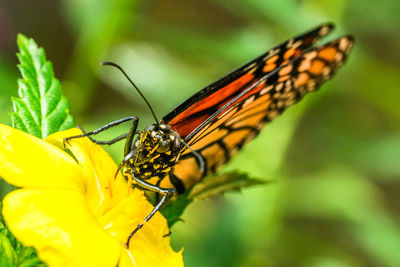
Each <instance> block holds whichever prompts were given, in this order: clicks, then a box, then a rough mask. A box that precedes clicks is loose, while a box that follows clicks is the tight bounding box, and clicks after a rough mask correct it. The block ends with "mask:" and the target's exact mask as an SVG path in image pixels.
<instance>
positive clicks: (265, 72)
mask: <svg viewBox="0 0 400 267" xmlns="http://www.w3.org/2000/svg"><path fill="white" fill-rule="evenodd" d="M333 28H334V26H333V25H332V24H324V25H321V26H319V27H317V28H315V29H313V30H311V31H309V32H307V33H304V34H302V35H300V36H297V37H294V38H292V39H290V40H288V41H286V42H284V43H282V44H280V45H278V46H276V47H274V48H272V49H270V50H269V51H267V52H266V53H264V54H263V55H261V56H259V57H258V58H256V59H254V60H252V61H250V62H249V63H247V64H245V65H243V66H242V67H240V68H238V69H237V70H235V71H233V72H231V73H230V74H228V75H226V76H224V77H222V78H221V79H219V80H217V81H216V82H214V83H212V84H210V85H209V86H207V87H205V88H204V89H202V90H200V91H198V92H197V93H195V94H194V95H193V96H192V97H190V98H188V99H187V100H186V101H184V102H183V103H182V104H180V105H178V106H177V107H176V108H175V109H173V110H172V111H171V112H170V113H168V114H167V115H165V116H164V117H163V118H162V119H161V120H160V121H159V120H158V119H157V117H156V116H155V113H154V111H153V110H152V108H151V106H150V104H149V103H148V101H147V100H146V99H145V98H144V96H143V94H142V93H141V92H140V91H139V89H138V88H137V87H136V85H135V84H134V83H133V82H132V81H131V79H130V78H129V77H128V75H127V74H126V73H125V72H124V71H123V70H122V68H121V67H119V66H118V65H117V64H115V63H111V62H106V63H104V64H105V65H111V66H114V67H117V68H118V69H120V71H122V73H123V74H124V75H125V77H126V78H127V79H128V80H129V81H130V82H131V84H132V85H133V86H134V87H135V88H136V89H137V90H138V92H139V93H140V94H141V96H142V97H143V99H144V100H145V102H146V103H147V104H148V106H149V108H150V110H151V112H152V113H153V116H154V118H155V120H156V123H154V124H151V125H149V126H148V127H146V128H145V129H144V130H143V131H137V125H138V118H137V117H127V118H123V119H120V120H117V121H114V122H112V123H110V124H107V125H105V126H103V127H101V128H99V129H97V130H95V131H92V132H88V133H84V134H82V135H78V136H72V137H69V138H67V139H66V141H68V140H70V139H73V138H80V137H85V136H87V137H89V138H90V139H91V140H92V141H93V142H95V143H98V144H112V143H115V142H116V141H119V140H122V139H126V142H125V149H124V159H123V161H122V162H121V164H120V170H121V171H122V173H123V175H124V176H125V177H126V178H127V179H128V180H129V181H132V183H133V184H135V186H137V187H139V188H142V189H145V190H149V191H152V192H156V193H157V194H159V195H160V196H161V199H159V201H158V203H157V204H156V205H155V206H154V209H153V211H152V212H151V213H150V214H149V215H148V216H147V217H146V218H145V219H144V222H146V221H148V220H150V219H151V217H152V216H153V215H154V214H155V212H157V211H158V210H160V209H161V208H162V207H163V206H164V205H165V204H166V203H167V202H168V201H169V200H170V199H171V197H173V196H174V195H176V194H182V193H184V192H185V191H187V190H190V189H191V188H192V187H193V185H195V184H197V183H199V182H200V181H201V180H202V179H203V178H204V177H205V176H207V175H209V174H212V173H215V172H216V170H217V169H218V168H219V167H220V166H221V165H223V164H224V163H226V162H227V161H229V159H231V158H232V157H233V156H234V155H235V154H236V153H237V152H238V151H240V149H241V148H242V147H243V146H244V145H245V144H246V143H248V142H249V141H251V140H252V139H253V138H255V137H256V136H257V135H258V134H259V132H260V131H261V129H262V128H263V127H264V126H265V125H266V124H268V123H269V122H270V121H272V120H273V119H275V118H276V117H277V116H279V115H280V114H281V113H282V112H283V111H285V110H286V109H287V108H288V107H290V106H292V105H294V104H295V103H297V102H298V101H299V100H301V99H302V97H303V96H304V95H306V94H307V93H309V92H313V91H315V90H317V89H318V88H319V87H320V86H321V85H322V84H323V83H324V82H325V81H327V80H329V79H330V78H332V77H333V75H334V74H335V73H336V71H337V70H338V69H339V68H340V67H341V66H342V65H343V63H344V62H345V60H346V58H347V56H348V55H349V53H350V52H351V49H352V46H353V44H354V39H353V37H352V36H350V35H346V36H343V37H340V38H338V39H336V40H334V41H331V42H328V43H326V44H323V45H321V46H315V47H313V45H314V44H315V43H316V42H317V41H318V40H319V39H320V38H322V37H324V36H326V35H327V34H328V33H330V32H331V31H332V30H333ZM128 121H131V122H132V127H131V129H130V131H129V132H128V133H125V134H123V135H121V136H119V137H116V138H114V139H113V140H110V141H105V142H104V141H97V140H95V139H93V138H92V137H91V136H92V135H95V134H97V133H99V132H101V131H104V130H106V129H108V128H110V127H113V126H115V125H118V124H120V123H123V122H128ZM141 227H143V223H141V224H139V225H138V226H137V227H136V229H135V230H134V231H133V232H132V233H131V235H130V236H129V238H128V240H127V242H126V246H129V241H130V239H131V237H132V236H133V235H134V233H135V232H137V231H138V230H139V229H140V228H141Z"/></svg>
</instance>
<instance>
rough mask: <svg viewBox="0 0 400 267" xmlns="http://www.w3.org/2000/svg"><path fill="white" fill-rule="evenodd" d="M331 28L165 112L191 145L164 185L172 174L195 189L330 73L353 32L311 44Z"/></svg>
mask: <svg viewBox="0 0 400 267" xmlns="http://www.w3.org/2000/svg"><path fill="white" fill-rule="evenodd" d="M332 28H333V26H332V25H330V24H327V25H322V26H320V27H318V28H317V29H315V30H312V31H310V32H308V33H306V34H304V35H301V36H299V37H296V38H293V39H291V40H289V41H287V42H285V43H283V44H281V45H280V46H278V47H276V48H273V49H271V50H270V51H268V52H267V53H265V54H264V55H262V56H260V57H259V58H257V59H255V60H253V61H251V62H249V63H248V64H246V65H244V66H243V67H241V68H239V69H238V70H236V71H234V72H232V73H231V74H229V75H227V76H225V77H223V78H222V79H220V80H219V81H217V82H215V83H213V84H211V85H210V86H208V87H206V88H205V89H203V90H201V91H199V92H198V93H196V94H195V95H194V96H192V97H191V98H189V99H188V100H187V101H185V102H184V103H182V104H181V105H179V106H178V107H177V108H176V109H174V110H173V111H172V112H171V113H169V114H168V115H167V116H165V117H164V118H163V120H162V122H163V123H167V124H169V125H170V126H171V127H172V128H173V129H174V130H175V131H177V132H178V133H179V134H180V135H181V137H182V139H183V140H185V142H186V143H187V144H188V146H189V147H190V149H188V148H187V147H186V146H185V147H183V149H182V151H181V154H180V158H179V161H178V163H177V164H176V165H175V167H174V170H173V173H174V177H170V179H164V181H163V183H165V184H162V185H163V186H171V185H170V184H169V182H170V181H171V179H172V178H173V179H172V180H177V179H178V180H179V181H180V183H181V187H182V186H183V187H184V189H189V188H191V187H192V186H193V185H194V184H195V183H197V182H198V181H199V180H201V179H202V178H203V177H204V176H206V175H207V174H210V173H213V172H215V171H216V170H217V168H218V167H219V166H221V165H222V164H224V163H225V162H227V161H228V160H229V159H230V158H232V157H233V156H234V155H235V154H236V152H237V151H239V150H240V149H241V148H242V147H243V146H244V145H245V144H246V143H247V142H249V141H250V140H252V139H253V138H254V137H255V136H257V134H258V133H259V132H260V130H261V129H262V128H263V127H264V126H265V124H267V123H268V122H269V121H271V120H273V119H274V118H276V117H277V116H278V115H280V114H281V113H282V112H283V111H284V110H285V109H286V108H288V107H289V106H291V105H293V104H295V103H296V102H298V101H299V100H300V99H301V98H302V97H303V96H304V95H305V94H307V93H308V92H312V91H315V90H316V89H318V88H319V87H320V85H321V84H322V83H324V82H325V81H327V80H329V79H330V78H332V76H333V75H334V74H335V73H336V71H337V70H338V69H339V68H340V67H341V66H342V65H343V63H344V62H345V60H346V57H347V55H348V54H349V53H350V51H351V48H352V46H353V43H354V41H353V38H352V37H351V36H344V37H341V38H339V39H337V40H334V41H332V42H329V43H327V44H325V45H322V46H317V47H313V48H312V45H313V44H314V43H315V42H316V41H317V40H318V39H319V38H321V37H323V36H325V35H326V34H327V33H329V32H330V31H331V30H332ZM192 151H196V152H197V153H196V154H197V156H196V155H194V154H193V153H192ZM199 156H200V157H201V158H202V162H203V163H204V164H205V166H204V170H203V171H201V168H200V165H201V164H200V162H199V161H200V160H199ZM174 185H175V186H176V184H175V183H174ZM181 190H182V189H181Z"/></svg>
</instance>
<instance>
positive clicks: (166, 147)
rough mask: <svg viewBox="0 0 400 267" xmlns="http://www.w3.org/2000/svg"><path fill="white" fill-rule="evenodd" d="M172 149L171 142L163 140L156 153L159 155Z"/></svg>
mask: <svg viewBox="0 0 400 267" xmlns="http://www.w3.org/2000/svg"><path fill="white" fill-rule="evenodd" d="M170 147H171V143H170V142H168V141H165V140H161V141H160V143H159V145H158V148H157V150H156V151H157V152H158V153H165V152H167V151H168V150H169V149H170Z"/></svg>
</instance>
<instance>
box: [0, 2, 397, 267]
mask: <svg viewBox="0 0 400 267" xmlns="http://www.w3.org/2000/svg"><path fill="white" fill-rule="evenodd" d="M399 13H400V1H398V0H381V1H372V0H371V1H356V0H337V1H327V0H321V1H317V0H313V1H299V0H282V1H275V0H268V1H266V0H265V1H260V0H250V1H244V0H231V1H223V0H195V1H184V0H170V1H162V0H147V1H139V0H137V1H134V0H64V1H52V0H36V1H21V0H3V1H1V2H0V25H1V26H0V122H2V123H5V124H10V118H9V115H8V112H10V111H11V102H10V96H13V95H16V94H17V86H16V79H17V77H19V74H18V72H17V69H16V67H15V65H16V64H17V60H16V57H15V53H16V34H17V33H18V32H21V33H23V34H25V35H27V36H29V37H32V38H34V39H35V40H36V41H37V42H38V44H39V45H40V46H43V47H44V48H45V50H46V52H47V57H48V59H49V60H51V61H52V62H53V65H54V68H55V72H56V76H57V77H58V78H59V79H60V80H61V81H62V84H63V88H64V92H65V94H66V96H67V97H68V98H69V99H70V102H71V105H72V113H73V115H74V116H75V118H76V122H77V123H78V124H79V125H81V126H82V127H84V128H85V129H87V130H91V129H95V128H98V127H99V126H101V125H103V124H105V123H108V122H110V121H113V120H116V119H118V118H121V117H124V116H130V115H136V116H139V117H140V118H141V121H140V125H141V126H142V127H144V126H146V125H147V124H149V123H151V122H152V118H151V116H150V113H149V111H148V110H147V109H146V106H145V104H144V102H143V101H142V100H141V99H140V98H139V97H138V94H137V93H135V92H134V91H133V90H132V88H130V86H129V84H128V82H127V81H126V80H125V79H124V78H123V77H122V76H121V75H120V73H118V72H117V71H115V70H113V69H110V68H105V67H101V66H100V64H99V63H100V62H101V61H104V60H110V61H115V62H117V63H119V64H121V65H122V66H123V67H124V68H125V69H126V70H127V72H128V73H129V74H130V75H131V76H132V77H133V79H134V81H135V82H136V83H137V84H138V86H139V87H140V88H141V89H142V90H143V92H144V94H145V95H146V96H147V97H148V99H149V101H150V102H151V103H152V105H153V107H154V108H155V110H156V113H157V114H158V116H159V117H162V115H164V114H166V113H167V112H168V111H170V110H171V109H172V108H173V107H174V106H175V105H177V104H179V103H180V102H181V101H183V100H184V99H186V98H187V97H189V96H191V95H192V94H193V93H195V92H196V91H197V90H199V89H201V88H202V87H204V86H205V85H207V84H209V83H211V82H213V81H214V80H216V79H217V78H219V77H220V76H222V75H224V74H226V73H228V72H230V71H232V70H233V69H235V68H236V67H239V66H240V65H241V64H243V63H246V62H247V61H249V60H251V59H253V58H255V57H256V56H258V55H259V54H261V53H263V52H264V51H266V50H267V49H268V48H271V47H272V46H275V45H277V44H279V43H280V42H282V41H284V40H286V39H288V38H290V37H292V36H294V35H297V34H299V33H302V32H305V31H307V30H309V29H311V28H313V27H315V26H317V25H319V24H320V23H323V22H327V21H332V22H334V23H335V24H336V25H337V31H336V32H334V33H333V35H334V37H337V36H339V35H340V34H344V33H351V34H353V35H354V36H355V38H356V45H355V47H354V50H353V53H352V55H351V56H350V58H349V60H348V62H347V64H346V65H345V67H344V68H343V69H342V70H341V71H339V73H338V75H337V76H336V77H335V78H334V79H333V80H332V81H330V82H328V83H327V84H326V85H324V86H323V88H322V90H320V91H319V92H318V93H316V94H312V95H310V96H308V97H306V98H305V99H304V100H303V101H302V102H301V103H299V104H298V105H296V106H295V107H293V108H291V109H289V110H288V111H287V112H285V114H284V115H283V116H282V117H280V118H278V119H277V120H276V121H274V122H273V123H271V124H270V125H268V126H267V127H266V129H265V130H264V131H263V132H262V133H261V135H260V136H259V137H258V138H257V139H256V140H254V141H253V142H252V143H251V144H249V145H248V146H247V147H246V148H245V149H243V151H242V152H241V153H240V155H239V156H237V157H236V158H235V159H234V160H233V161H232V162H230V164H228V166H227V167H226V168H225V169H224V171H226V170H242V171H246V172H248V173H249V174H251V175H252V176H254V177H259V178H263V179H273V180H274V181H275V182H274V183H273V184H271V185H266V186H257V187H254V188H250V189H245V190H243V191H242V193H241V194H237V193H231V194H226V196H225V197H217V198H213V199H209V200H201V201H200V200H198V201H196V202H195V203H194V204H192V205H191V206H189V208H188V209H187V210H186V212H185V214H184V217H183V218H184V220H185V222H180V223H177V224H176V225H175V226H174V228H173V229H172V240H173V246H174V247H175V248H176V249H180V248H181V247H184V252H183V255H184V260H185V264H186V266H318V267H319V266H329V267H330V266H400V224H399V219H400V218H399V211H400V181H399V177H400V131H399V128H400V127H399V125H400V124H399V122H400V105H399V100H400V90H399V85H400V75H399V74H400V49H399V47H400V34H399V33H400V16H399ZM334 37H328V38H327V39H329V38H330V39H332V38H334ZM122 128H123V127H121V128H118V129H112V130H110V131H109V132H107V133H105V134H104V135H103V136H104V139H107V138H108V137H112V136H116V135H117V134H118V133H122V132H123V129H122ZM122 145H123V144H118V145H116V146H113V147H110V148H109V149H108V150H109V151H110V152H111V153H112V155H113V157H114V158H115V160H116V161H119V160H121V159H122ZM27 157H29V155H27ZM1 190H2V192H3V193H4V191H6V190H7V188H6V187H4V186H3V187H2V188H1Z"/></svg>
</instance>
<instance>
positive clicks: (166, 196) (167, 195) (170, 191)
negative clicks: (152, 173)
mask: <svg viewBox="0 0 400 267" xmlns="http://www.w3.org/2000/svg"><path fill="white" fill-rule="evenodd" d="M132 176H133V175H132ZM133 179H134V180H135V182H136V184H137V185H138V186H139V187H141V188H143V189H146V190H149V191H153V192H156V193H158V194H161V195H162V198H161V200H160V201H159V202H158V203H157V205H156V206H155V207H154V208H153V210H152V211H151V212H150V214H149V215H147V217H146V218H145V219H144V220H143V223H140V224H138V225H137V226H136V228H135V230H133V231H132V233H131V234H130V235H129V237H128V240H127V241H126V243H125V246H126V247H127V248H129V241H130V240H131V238H132V236H133V235H134V234H135V233H136V232H137V231H139V229H141V228H142V227H143V225H144V223H145V222H148V221H149V220H150V219H151V217H153V215H154V214H155V213H156V212H157V211H159V210H160V209H162V208H163V207H164V206H165V205H166V204H167V203H168V201H169V200H170V199H171V198H172V197H173V196H174V195H175V194H176V189H175V188H162V187H158V186H156V185H153V184H150V183H148V182H146V181H144V180H142V179H140V178H137V177H135V176H133Z"/></svg>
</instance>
